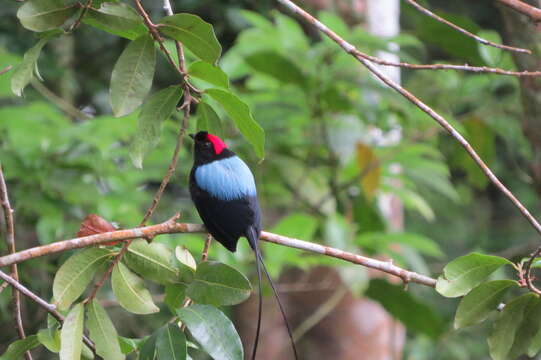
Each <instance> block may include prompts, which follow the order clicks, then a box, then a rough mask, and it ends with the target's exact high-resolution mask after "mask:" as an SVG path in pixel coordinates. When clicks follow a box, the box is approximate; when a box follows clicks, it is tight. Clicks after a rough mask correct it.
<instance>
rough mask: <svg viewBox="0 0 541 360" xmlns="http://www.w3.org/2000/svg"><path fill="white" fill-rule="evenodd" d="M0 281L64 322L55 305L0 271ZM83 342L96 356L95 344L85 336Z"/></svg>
mask: <svg viewBox="0 0 541 360" xmlns="http://www.w3.org/2000/svg"><path fill="white" fill-rule="evenodd" d="M0 279H2V280H4V281H5V283H6V284H9V285H11V286H13V288H14V291H16V292H20V293H21V294H23V295H25V296H27V297H28V298H30V299H32V300H33V301H34V302H35V303H36V304H38V305H39V306H41V307H42V308H44V309H45V310H47V312H48V313H49V314H51V315H52V316H53V317H54V318H55V319H56V320H58V322H60V323H63V322H64V316H62V314H60V313H59V312H58V311H56V306H55V305H53V304H49V303H48V302H47V301H45V300H43V299H42V298H40V297H39V296H37V295H36V294H34V293H33V292H32V291H30V290H29V289H28V288H27V287H26V286H24V285H23V284H21V283H20V282H19V281H17V280H15V279H14V278H12V277H11V276H9V275H8V274H6V273H5V272H3V271H2V270H0ZM15 289H16V290H15ZM83 342H84V343H85V344H86V345H87V346H88V347H89V348H90V350H92V352H94V354H95V353H96V348H95V346H94V343H93V342H92V341H91V340H90V339H89V338H87V337H86V336H85V335H83Z"/></svg>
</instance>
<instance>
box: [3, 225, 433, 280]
mask: <svg viewBox="0 0 541 360" xmlns="http://www.w3.org/2000/svg"><path fill="white" fill-rule="evenodd" d="M176 219H178V215H177V216H174V217H172V218H171V219H169V220H167V221H165V222H163V223H161V224H157V225H151V226H145V227H140V228H134V229H127V230H117V231H111V232H106V233H102V234H96V235H90V236H84V237H80V238H74V239H69V240H63V241H57V242H54V243H51V244H48V245H42V246H37V247H35V248H30V249H26V250H23V251H19V252H17V253H15V254H10V255H6V256H2V257H0V267H2V266H9V265H11V264H15V263H20V262H23V261H26V260H30V259H33V258H36V257H40V256H44V255H50V254H54V253H58V252H62V251H67V250H72V249H79V248H84V247H88V246H96V245H100V244H103V243H107V242H110V241H123V240H133V239H137V238H153V237H155V236H158V235H162V234H178V233H206V230H205V228H204V226H203V225H198V224H188V223H177V222H176ZM260 239H261V240H263V241H267V242H271V243H275V244H278V245H282V246H286V247H291V248H295V249H300V250H305V251H309V252H313V253H317V254H321V255H325V256H330V257H334V258H337V259H342V260H345V261H348V262H351V263H353V264H357V265H362V266H365V267H368V268H371V269H375V270H379V271H382V272H385V273H388V274H391V275H394V276H397V277H399V278H401V279H402V280H403V281H405V282H414V283H418V284H422V285H426V286H431V287H434V286H436V280H435V279H432V278H430V277H428V276H425V275H421V274H418V273H415V272H412V271H408V270H405V269H402V268H400V267H398V266H395V265H393V263H392V262H391V261H380V260H376V259H372V258H369V257H366V256H362V255H358V254H354V253H350V252H347V251H343V250H340V249H335V248H332V247H329V246H324V245H320V244H315V243H311V242H307V241H303V240H299V239H293V238H290V237H287V236H282V235H278V234H273V233H270V232H266V231H263V232H262V233H261V238H260Z"/></svg>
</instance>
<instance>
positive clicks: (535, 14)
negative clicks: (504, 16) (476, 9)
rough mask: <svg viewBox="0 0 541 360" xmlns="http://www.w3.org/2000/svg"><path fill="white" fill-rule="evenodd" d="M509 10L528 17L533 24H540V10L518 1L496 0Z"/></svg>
mask: <svg viewBox="0 0 541 360" xmlns="http://www.w3.org/2000/svg"><path fill="white" fill-rule="evenodd" d="M498 1H499V2H501V3H502V4H504V5H505V6H507V7H510V8H511V9H513V10H515V11H517V12H519V13H521V14H523V15H526V16H528V17H529V18H530V19H531V20H532V21H533V22H535V23H539V22H541V9H539V8H536V7H534V6H532V5H530V4H527V3H525V2H523V1H520V0H498Z"/></svg>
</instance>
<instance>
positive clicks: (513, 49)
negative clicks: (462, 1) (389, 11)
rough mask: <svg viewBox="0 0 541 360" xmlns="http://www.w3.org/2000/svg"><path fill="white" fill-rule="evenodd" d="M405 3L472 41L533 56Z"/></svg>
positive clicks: (415, 5) (408, 0)
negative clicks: (494, 41) (489, 39)
mask: <svg viewBox="0 0 541 360" xmlns="http://www.w3.org/2000/svg"><path fill="white" fill-rule="evenodd" d="M405 1H406V2H407V3H408V4H410V5H411V6H413V7H415V8H416V9H417V10H419V11H420V12H422V13H423V14H425V15H426V16H429V17H431V18H433V19H434V20H436V21H439V22H441V23H443V24H445V25H447V26H450V27H452V28H453V29H455V30H457V31H459V32H461V33H462V34H464V35H466V36H469V37H471V38H472V39H474V40H476V41H478V42H480V43H481V44H483V45H488V46H493V47H495V48H498V49H502V50H508V51H515V52H520V53H526V54H531V53H532V52H531V50H528V49H522V48H517V47H513V46H508V45H502V44H496V43H493V42H492V41H488V40H486V39H483V38H482V37H479V36H477V35H475V34H472V33H471V32H469V31H467V30H465V29H463V28H461V27H460V26H458V25H455V24H453V23H452V22H450V21H448V20H445V19H444V18H442V17H441V16H438V15H436V14H434V13H433V12H432V11H430V10H428V9H427V8H424V7H423V6H421V5H419V4H418V3H417V2H416V1H414V0H405Z"/></svg>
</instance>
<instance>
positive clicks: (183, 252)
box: [175, 246, 197, 284]
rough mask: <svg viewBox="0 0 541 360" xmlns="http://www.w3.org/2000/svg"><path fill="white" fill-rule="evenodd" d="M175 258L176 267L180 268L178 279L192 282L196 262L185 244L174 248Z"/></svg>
mask: <svg viewBox="0 0 541 360" xmlns="http://www.w3.org/2000/svg"><path fill="white" fill-rule="evenodd" d="M175 259H176V260H177V261H176V265H177V267H178V268H179V269H180V280H181V282H183V283H185V284H187V283H190V282H192V280H193V278H194V276H195V270H196V269H197V262H196V261H195V259H194V257H193V256H192V254H191V253H190V251H189V250H188V249H187V248H186V247H185V246H177V247H176V248H175Z"/></svg>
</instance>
